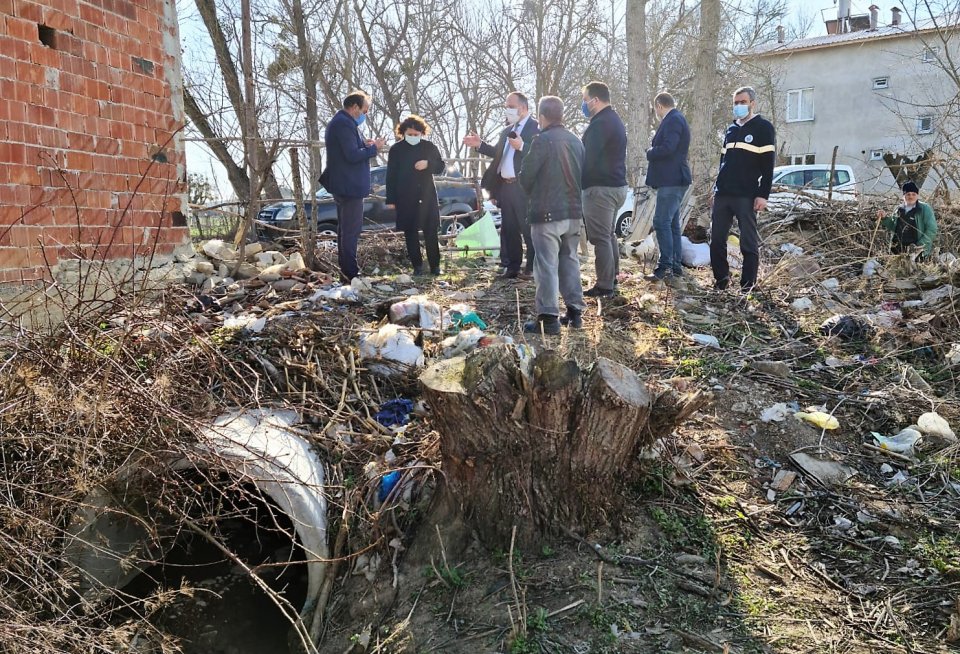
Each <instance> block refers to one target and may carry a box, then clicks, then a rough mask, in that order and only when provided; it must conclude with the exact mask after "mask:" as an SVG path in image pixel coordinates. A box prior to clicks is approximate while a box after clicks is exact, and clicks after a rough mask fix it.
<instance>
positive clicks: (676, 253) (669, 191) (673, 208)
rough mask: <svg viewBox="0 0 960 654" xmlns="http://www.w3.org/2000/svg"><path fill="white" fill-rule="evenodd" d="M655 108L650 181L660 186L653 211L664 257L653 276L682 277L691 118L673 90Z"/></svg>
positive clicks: (647, 180)
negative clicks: (679, 107)
mask: <svg viewBox="0 0 960 654" xmlns="http://www.w3.org/2000/svg"><path fill="white" fill-rule="evenodd" d="M653 110H654V112H656V114H657V118H659V119H660V126H659V127H658V128H657V133H656V134H654V136H653V143H652V144H651V147H650V149H649V150H647V161H649V162H650V164H649V166H647V179H646V184H647V186H649V187H650V188H655V189H657V207H656V209H655V210H654V213H653V229H654V231H656V233H657V245H658V246H659V248H660V261H659V262H658V263H657V267H656V268H654V270H653V274H652V275H649V278H650V279H655V280H659V279H664V278H666V277H679V276H680V275H682V274H683V264H682V263H681V260H680V242H681V241H680V237H681V234H680V203H681V201H682V200H683V196H684V195H685V194H686V192H687V188H688V187H689V186H690V181H691V176H690V166H689V165H688V164H687V152H688V151H689V150H690V128H689V127H688V126H687V119H686V118H684V117H683V114H682V113H680V112H679V111H677V109H676V102H675V101H674V99H673V96H672V95H670V94H669V93H660V94H659V95H657V97H656V98H655V99H654V101H653Z"/></svg>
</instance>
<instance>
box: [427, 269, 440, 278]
mask: <svg viewBox="0 0 960 654" xmlns="http://www.w3.org/2000/svg"><path fill="white" fill-rule="evenodd" d="M430 274H431V275H433V276H434V277H439V276H440V275H441V274H442V273H441V272H440V269H439V268H431V269H430Z"/></svg>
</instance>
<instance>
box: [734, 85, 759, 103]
mask: <svg viewBox="0 0 960 654" xmlns="http://www.w3.org/2000/svg"><path fill="white" fill-rule="evenodd" d="M741 93H746V94H747V95H749V96H750V102H753V101H755V100H756V99H757V92H756V91H754V90H753V87H752V86H741V87H740V88H739V89H737V90H736V91H734V92H733V97H737V96H738V95H740V94H741Z"/></svg>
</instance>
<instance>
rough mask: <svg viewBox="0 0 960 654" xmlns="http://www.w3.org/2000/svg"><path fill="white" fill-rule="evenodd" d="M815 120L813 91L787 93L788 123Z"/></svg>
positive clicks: (800, 90)
mask: <svg viewBox="0 0 960 654" xmlns="http://www.w3.org/2000/svg"><path fill="white" fill-rule="evenodd" d="M802 120H813V89H794V90H792V91H787V122H788V123H795V122H799V121H802Z"/></svg>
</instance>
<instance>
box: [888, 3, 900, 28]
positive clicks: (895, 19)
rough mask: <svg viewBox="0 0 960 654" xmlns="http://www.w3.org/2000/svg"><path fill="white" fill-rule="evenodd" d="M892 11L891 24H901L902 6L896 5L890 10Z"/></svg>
mask: <svg viewBox="0 0 960 654" xmlns="http://www.w3.org/2000/svg"><path fill="white" fill-rule="evenodd" d="M890 13H891V18H890V24H891V25H899V24H900V7H894V8H893V9H891V10H890Z"/></svg>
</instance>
